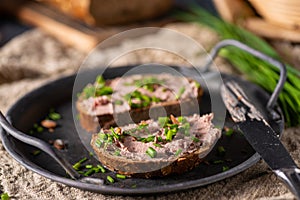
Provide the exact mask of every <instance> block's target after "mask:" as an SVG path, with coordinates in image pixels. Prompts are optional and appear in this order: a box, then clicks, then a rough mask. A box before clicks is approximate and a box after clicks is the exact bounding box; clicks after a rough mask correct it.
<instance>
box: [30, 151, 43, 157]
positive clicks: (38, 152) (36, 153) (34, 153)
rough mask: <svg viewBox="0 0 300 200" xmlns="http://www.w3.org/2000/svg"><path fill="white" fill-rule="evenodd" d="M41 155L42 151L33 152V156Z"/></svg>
mask: <svg viewBox="0 0 300 200" xmlns="http://www.w3.org/2000/svg"><path fill="white" fill-rule="evenodd" d="M40 153H41V151H40V150H35V151H33V152H32V155H34V156H37V155H39V154H40Z"/></svg>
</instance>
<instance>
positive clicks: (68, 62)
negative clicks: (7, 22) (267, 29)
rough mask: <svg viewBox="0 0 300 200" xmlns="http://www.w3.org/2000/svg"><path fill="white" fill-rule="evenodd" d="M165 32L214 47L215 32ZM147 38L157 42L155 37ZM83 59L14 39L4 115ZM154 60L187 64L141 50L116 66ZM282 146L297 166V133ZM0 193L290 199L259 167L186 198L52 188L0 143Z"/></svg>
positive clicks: (2, 99)
mask: <svg viewBox="0 0 300 200" xmlns="http://www.w3.org/2000/svg"><path fill="white" fill-rule="evenodd" d="M167 27H168V28H173V29H175V30H177V31H179V32H182V33H184V34H186V35H188V36H191V37H192V38H193V39H195V40H196V41H198V42H199V43H201V44H203V46H204V47H205V48H207V49H209V48H211V47H212V46H213V45H214V44H215V43H216V41H218V38H217V36H216V35H215V34H214V33H213V32H211V31H210V30H207V29H206V28H204V27H199V26H198V25H194V24H170V25H168V26H167ZM149 37H155V38H159V37H160V36H159V34H158V35H157V34H153V36H149ZM128 44H130V43H128ZM179 44H180V43H178V45H179ZM83 45H84V44H83ZM124 45H126V44H124ZM115 50H117V48H115ZM108 52H109V51H108ZM85 56H86V55H85V54H83V53H81V52H79V51H77V50H75V49H73V48H70V47H65V46H64V45H62V44H61V43H59V42H58V41H57V40H55V39H54V38H52V37H50V36H48V35H47V34H45V33H43V32H42V31H40V30H38V29H33V30H30V31H28V32H26V33H24V34H22V35H20V36H18V37H16V38H14V39H13V40H12V41H10V42H9V43H7V44H6V45H5V46H3V47H2V48H1V49H0V110H1V111H2V112H4V113H5V112H6V111H7V110H8V108H9V107H10V106H11V105H12V104H13V103H14V102H15V101H16V100H17V99H18V98H20V97H21V96H22V95H24V94H26V93H27V92H28V91H30V90H32V89H34V88H36V87H38V86H40V85H42V84H44V83H46V82H47V81H49V80H52V79H55V78H58V77H60V76H64V75H67V74H71V73H74V72H76V70H77V69H78V67H79V66H80V64H81V62H82V60H83V59H84V57H85ZM194 56H197V54H195V55H194ZM153 60H161V61H162V62H163V63H167V64H175V65H176V64H181V63H184V62H185V61H184V60H182V59H178V58H176V57H175V56H174V55H169V54H160V53H155V52H151V51H147V50H145V51H141V52H138V53H136V54H135V55H132V56H129V57H128V58H126V59H123V60H121V61H119V62H118V63H117V64H128V63H143V62H151V61H153ZM217 63H218V64H219V66H220V68H221V70H225V71H227V72H232V70H233V69H232V68H231V67H230V66H229V65H228V64H226V63H225V62H224V61H222V60H218V61H217ZM282 140H283V142H284V145H285V146H286V147H287V149H288V150H289V152H290V153H291V155H292V156H293V158H294V159H295V160H296V162H297V163H299V161H300V158H299V155H300V148H299V147H300V128H299V127H298V128H288V129H286V130H285V131H284V134H283V138H282ZM1 192H7V193H8V194H9V195H10V196H11V197H12V198H15V199H60V200H63V199H81V200H83V199H146V198H147V199H189V200H190V199H293V196H292V194H291V193H290V192H289V191H288V190H287V189H286V187H285V186H284V185H283V184H282V183H281V182H280V181H279V180H278V178H277V177H276V176H275V175H274V174H273V173H272V172H271V171H270V170H268V168H267V166H266V164H265V163H263V162H262V161H260V162H259V163H258V164H256V165H254V166H253V167H251V168H250V169H248V170H246V171H244V172H242V173H240V174H239V175H236V176H234V177H231V178H228V179H225V180H222V181H219V182H217V183H214V184H211V185H208V186H204V187H200V188H196V189H191V190H188V191H184V192H177V193H172V194H167V195H158V196H147V197H124V196H108V195H102V194H98V193H92V192H88V191H83V190H80V189H76V188H71V187H68V186H65V185H62V184H59V183H56V182H53V181H51V180H48V179H46V178H44V177H42V176H40V175H38V174H35V173H33V172H31V171H29V170H27V169H25V168H24V167H23V166H21V165H20V164H19V163H17V162H16V161H15V160H14V159H13V158H12V157H11V156H10V155H9V154H8V153H7V152H6V151H5V150H4V148H3V146H2V144H1V143H0V193H1Z"/></svg>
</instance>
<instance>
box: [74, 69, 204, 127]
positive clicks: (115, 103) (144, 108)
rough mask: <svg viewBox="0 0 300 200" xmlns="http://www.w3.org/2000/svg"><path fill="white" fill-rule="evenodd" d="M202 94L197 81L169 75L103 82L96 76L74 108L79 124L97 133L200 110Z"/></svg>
mask: <svg viewBox="0 0 300 200" xmlns="http://www.w3.org/2000/svg"><path fill="white" fill-rule="evenodd" d="M202 94H203V90H202V88H201V86H200V84H199V83H198V82H196V81H194V80H192V79H189V78H185V77H179V76H173V75H170V74H155V75H154V74H147V75H131V76H125V77H121V78H115V79H112V80H106V81H105V80H104V79H103V78H102V77H98V78H97V80H96V81H95V83H94V84H89V85H87V86H86V87H85V88H84V89H83V92H82V93H81V94H80V95H79V97H78V100H77V102H76V108H77V110H78V112H79V120H80V124H81V126H82V127H83V128H84V129H86V130H87V131H90V132H97V131H99V130H100V128H109V127H111V126H115V125H118V126H122V125H126V124H130V123H134V122H135V123H137V122H140V121H141V120H146V119H149V118H152V119H157V118H158V117H160V116H168V115H170V114H173V115H175V116H180V115H191V114H193V113H199V103H200V99H201V96H202ZM149 115H150V116H149Z"/></svg>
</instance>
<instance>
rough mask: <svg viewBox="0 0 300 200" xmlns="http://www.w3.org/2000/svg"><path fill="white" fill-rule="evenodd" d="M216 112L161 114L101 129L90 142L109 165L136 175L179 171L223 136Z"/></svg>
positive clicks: (199, 158)
mask: <svg viewBox="0 0 300 200" xmlns="http://www.w3.org/2000/svg"><path fill="white" fill-rule="evenodd" d="M212 118H213V114H207V115H204V116H202V117H200V116H199V115H198V114H194V115H192V116H189V117H177V118H175V117H174V116H172V115H171V116H170V117H162V118H159V120H158V121H154V120H152V119H151V120H147V121H142V122H141V123H140V124H131V125H127V126H124V127H116V128H111V129H102V130H101V131H100V132H99V133H98V134H94V135H93V137H92V140H91V145H92V147H93V149H94V151H95V153H96V155H97V157H98V159H99V161H100V162H101V163H102V164H103V165H105V166H106V167H107V168H108V169H110V170H112V171H115V172H117V173H119V174H125V175H127V176H135V177H144V178H149V177H155V176H166V175H169V174H174V173H176V174H180V173H183V172H186V171H188V170H191V169H193V168H194V167H195V166H197V165H198V164H199V163H200V162H201V161H202V160H203V158H204V157H205V156H206V155H207V154H208V153H209V152H210V150H211V149H212V147H213V146H214V144H215V143H216V141H217V140H218V139H219V138H220V136H221V130H219V129H217V128H215V127H214V125H213V124H212Z"/></svg>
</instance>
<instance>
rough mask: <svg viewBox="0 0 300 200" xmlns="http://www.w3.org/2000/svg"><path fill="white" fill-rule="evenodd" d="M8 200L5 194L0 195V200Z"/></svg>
mask: <svg viewBox="0 0 300 200" xmlns="http://www.w3.org/2000/svg"><path fill="white" fill-rule="evenodd" d="M9 199H10V197H9V195H8V194H7V193H3V194H1V200H9Z"/></svg>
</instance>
